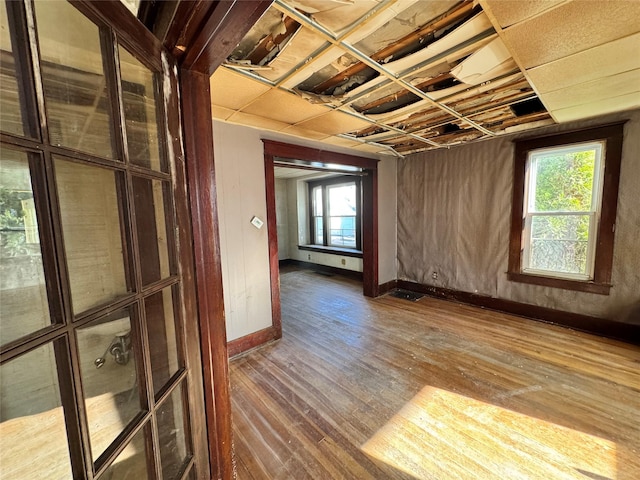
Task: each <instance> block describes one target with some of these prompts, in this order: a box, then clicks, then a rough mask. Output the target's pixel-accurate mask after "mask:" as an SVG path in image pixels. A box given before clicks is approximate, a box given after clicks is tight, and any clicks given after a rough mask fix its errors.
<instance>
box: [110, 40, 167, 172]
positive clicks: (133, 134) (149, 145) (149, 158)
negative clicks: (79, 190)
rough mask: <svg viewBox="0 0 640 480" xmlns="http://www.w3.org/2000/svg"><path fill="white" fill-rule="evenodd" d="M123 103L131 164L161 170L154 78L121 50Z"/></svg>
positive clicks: (134, 59)
mask: <svg viewBox="0 0 640 480" xmlns="http://www.w3.org/2000/svg"><path fill="white" fill-rule="evenodd" d="M119 52H120V72H121V76H122V100H123V102H124V118H125V125H126V128H127V144H128V148H129V160H130V161H131V163H134V164H136V165H140V166H141V167H147V168H152V169H154V170H161V169H162V170H166V169H165V168H161V162H160V146H159V141H160V139H159V136H158V135H159V133H158V120H157V117H156V91H155V82H154V74H153V72H152V71H151V70H149V69H148V68H147V67H145V66H144V65H142V64H141V63H140V62H139V61H138V60H136V58H135V57H134V56H133V55H131V54H130V53H129V52H127V51H126V50H125V49H124V48H122V47H120V49H119Z"/></svg>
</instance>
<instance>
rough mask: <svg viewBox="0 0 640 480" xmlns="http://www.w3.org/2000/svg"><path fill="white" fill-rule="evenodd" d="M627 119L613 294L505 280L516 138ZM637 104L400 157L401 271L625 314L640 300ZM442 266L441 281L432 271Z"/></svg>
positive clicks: (598, 312)
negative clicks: (609, 113) (579, 119)
mask: <svg viewBox="0 0 640 480" xmlns="http://www.w3.org/2000/svg"><path fill="white" fill-rule="evenodd" d="M622 119H629V121H628V122H627V123H626V125H625V133H624V144H623V153H622V155H623V156H622V171H621V179H620V193H619V198H618V213H617V222H616V233H615V246H614V262H613V275H612V284H613V287H612V288H611V293H610V295H608V296H605V295H596V294H590V293H583V292H574V291H570V290H562V289H556V288H549V287H542V286H537V285H528V284H523V283H516V282H510V281H508V280H507V276H506V271H507V261H508V244H509V229H510V212H511V196H512V177H513V143H512V141H513V140H514V139H515V138H524V137H530V136H533V135H538V134H543V133H552V132H559V131H565V130H570V129H575V128H580V127H587V126H593V125H601V124H605V123H610V122H613V121H618V120H622ZM639 156H640V111H634V112H625V113H623V114H617V115H613V116H607V117H604V118H599V119H594V120H590V121H583V122H574V123H571V124H566V125H563V126H558V125H555V126H553V127H548V128H544V129H540V130H538V131H536V132H535V133H532V132H528V133H526V132H525V133H520V134H518V135H517V136H515V135H512V136H508V137H499V138H495V139H491V140H486V141H482V142H477V143H474V144H470V145H465V146H459V147H454V148H451V149H449V150H437V151H433V152H425V153H423V154H416V155H413V156H410V157H407V158H405V159H403V160H400V161H399V162H398V277H399V278H401V279H404V280H410V281H414V282H419V283H422V284H427V285H434V286H439V287H445V288H451V289H455V290H461V291H465V292H473V293H479V294H482V295H487V296H491V297H498V298H504V299H508V300H513V301H517V302H521V303H527V304H532V305H539V306H543V307H549V308H554V309H558V310H564V311H569V312H576V313H581V314H585V315H592V316H597V317H603V318H611V319H622V316H623V312H624V311H625V310H627V309H628V308H629V307H630V306H631V305H632V304H634V303H636V302H639V301H640V201H639V200H638V198H639V197H638V195H639V194H640V158H639ZM434 272H436V273H437V274H438V278H437V280H434V279H433V278H432V274H433V273H434Z"/></svg>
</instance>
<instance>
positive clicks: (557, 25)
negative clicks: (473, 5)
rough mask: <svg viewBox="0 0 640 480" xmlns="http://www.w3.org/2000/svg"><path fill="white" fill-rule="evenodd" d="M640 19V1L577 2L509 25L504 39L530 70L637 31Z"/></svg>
mask: <svg viewBox="0 0 640 480" xmlns="http://www.w3.org/2000/svg"><path fill="white" fill-rule="evenodd" d="M638 18H640V2H639V1H635V0H631V1H610V2H595V1H594V2H578V1H574V2H568V3H565V4H563V5H560V6H559V7H556V8H554V9H553V10H549V11H547V12H545V13H543V14H541V15H539V16H537V17H535V18H532V19H531V20H528V21H526V22H522V23H519V24H517V25H514V26H513V27H510V28H507V29H506V30H505V31H504V38H505V41H506V43H507V46H508V47H510V50H511V51H512V52H517V53H516V55H517V56H518V58H519V59H520V61H521V62H522V66H524V68H527V69H529V68H533V67H537V66H539V65H543V64H545V63H549V62H553V61H554V60H558V59H559V58H563V57H566V56H569V55H573V54H575V53H578V52H582V51H584V50H588V49H590V48H593V47H596V46H598V45H601V44H603V43H608V42H611V41H613V40H617V39H619V38H622V37H626V36H628V35H631V34H633V33H636V32H637V31H638V30H639V29H640V24H639V22H638ZM630 20H632V21H630Z"/></svg>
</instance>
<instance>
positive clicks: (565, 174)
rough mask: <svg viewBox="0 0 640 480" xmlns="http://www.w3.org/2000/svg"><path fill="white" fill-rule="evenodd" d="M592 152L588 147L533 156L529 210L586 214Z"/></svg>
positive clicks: (589, 199) (591, 168)
mask: <svg viewBox="0 0 640 480" xmlns="http://www.w3.org/2000/svg"><path fill="white" fill-rule="evenodd" d="M596 153H597V149H596V148H594V147H592V148H583V149H579V150H578V151H567V152H562V151H560V152H553V153H548V154H543V155H539V156H538V155H534V162H533V164H532V165H533V170H534V171H533V172H532V173H531V175H532V178H533V179H534V185H535V187H534V193H533V195H532V196H531V198H530V200H529V202H530V208H529V211H534V212H553V211H564V212H580V211H582V212H584V211H590V210H591V203H592V195H593V180H594V171H595V164H596Z"/></svg>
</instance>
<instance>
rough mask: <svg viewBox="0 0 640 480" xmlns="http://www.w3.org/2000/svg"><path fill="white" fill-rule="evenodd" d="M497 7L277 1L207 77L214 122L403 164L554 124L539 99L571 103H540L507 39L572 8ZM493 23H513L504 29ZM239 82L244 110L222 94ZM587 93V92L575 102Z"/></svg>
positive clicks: (393, 0) (410, 0) (414, 1)
mask: <svg viewBox="0 0 640 480" xmlns="http://www.w3.org/2000/svg"><path fill="white" fill-rule="evenodd" d="M495 3H500V2H493V1H492V0H487V1H486V2H480V3H479V4H478V3H477V2H474V1H472V0H463V1H452V0H439V1H433V2H428V3H425V2H421V1H419V0H380V1H373V0H362V1H359V2H351V1H344V0H323V1H318V0H275V2H274V4H273V5H272V6H271V8H270V9H269V10H268V11H267V12H266V14H265V15H263V16H262V17H261V18H260V20H259V21H258V22H257V23H256V24H255V25H254V26H253V28H252V29H251V30H250V31H249V33H248V34H247V35H246V36H245V37H244V38H243V39H242V40H241V41H240V42H239V44H238V46H237V47H236V49H235V50H234V51H233V53H232V54H231V55H230V56H229V57H228V58H227V62H226V63H225V64H224V65H223V67H222V68H221V69H219V70H218V71H217V72H216V73H215V74H214V75H213V77H212V80H211V90H212V103H213V108H214V115H215V116H216V118H219V119H221V120H224V121H229V122H233V123H243V122H242V120H243V119H246V118H247V116H246V115H247V114H250V115H252V116H254V117H263V118H264V121H260V122H257V121H256V119H255V118H254V119H253V121H252V122H250V124H252V125H254V126H255V125H256V124H257V123H260V124H263V125H265V124H270V125H271V127H272V128H270V129H272V130H276V131H282V132H287V133H292V134H294V135H299V136H304V137H307V138H313V139H315V140H322V141H330V143H335V142H336V141H337V140H338V139H339V138H342V139H343V140H348V141H353V142H354V143H353V145H356V146H357V147H356V148H359V149H362V150H367V151H377V152H379V153H395V154H401V155H404V154H407V153H412V152H417V151H421V150H425V149H430V148H439V147H446V146H450V145H453V144H457V143H461V142H467V141H470V140H475V139H478V138H483V137H490V136H494V135H500V134H503V133H507V132H511V131H514V130H520V129H527V128H533V127H537V126H540V125H543V124H548V123H553V122H554V119H553V118H552V116H551V115H550V114H549V112H548V111H547V108H545V105H547V99H548V100H549V102H551V103H552V104H554V105H559V107H558V109H563V108H565V109H566V108H569V107H571V105H570V106H569V107H567V106H566V102H564V103H563V102H562V101H561V100H562V99H559V100H558V101H556V100H555V97H554V95H553V94H552V93H550V94H548V95H547V96H546V97H545V96H544V95H543V97H542V98H541V97H540V96H539V93H540V92H541V91H540V90H538V89H537V88H534V86H532V84H531V79H532V78H536V77H542V78H545V80H546V78H548V77H545V76H544V71H539V70H536V68H537V67H538V65H537V64H533V66H532V68H531V69H529V70H525V68H526V67H523V62H522V60H521V59H520V58H519V56H518V55H516V58H514V56H513V54H512V51H513V48H514V46H513V45H514V44H517V41H516V40H514V38H516V31H515V30H514V31H513V33H511V30H510V29H511V28H516V27H518V28H519V27H520V24H521V23H522V21H523V20H522V18H520V17H521V16H524V17H527V16H533V17H534V19H535V18H537V17H536V15H537V16H539V15H545V14H549V12H551V13H553V11H554V9H559V8H566V4H567V3H573V2H563V3H557V4H553V3H551V4H550V3H549V2H535V1H534V2H528V3H527V5H526V7H527V8H524V7H523V8H524V12H521V13H520V14H519V12H518V9H517V8H515V7H514V6H513V5H511V6H510V7H507V8H502V10H500V8H496V9H495V10H496V11H497V12H498V14H497V15H496V13H494V12H492V11H490V15H487V14H486V12H485V11H484V10H483V7H485V8H487V5H489V6H490V7H489V8H493V7H494V4H495ZM530 4H535V5H533V6H532V5H530ZM542 4H544V5H542ZM583 6H584V7H585V8H586V9H587V10H588V9H589V8H590V7H587V6H586V5H583ZM543 7H544V8H543ZM545 9H547V10H545ZM541 12H542V13H541ZM496 18H498V19H500V18H503V19H504V18H506V19H508V21H509V22H515V23H514V25H513V26H512V27H511V26H510V27H508V28H507V29H505V30H503V28H504V26H503V25H500V24H499V22H498V20H496ZM519 22H520V23H519ZM627 23H629V22H627ZM547 28H550V27H548V26H547ZM629 28H630V27H626V30H625V29H624V28H621V31H622V32H623V33H622V34H621V35H622V36H624V35H626V34H627V33H628V32H627V30H628V29H629ZM634 28H635V30H640V28H638V27H637V26H636V27H634ZM632 30H633V28H632ZM523 31H529V32H530V30H523ZM529 35H531V33H529ZM518 38H519V37H518ZM557 38H558V37H556V40H557ZM627 48H633V47H632V46H627ZM568 51H571V50H568ZM522 55H524V53H523V54H522ZM524 58H529V57H526V56H525V57H524ZM553 61H559V59H554V60H553ZM636 63H637V62H636ZM636 77H637V75H636V76H634V74H627V76H625V77H624V78H623V77H619V78H616V79H612V81H611V85H617V83H616V82H618V83H621V82H624V84H625V85H629V84H630V82H631V81H632V80H633V78H636ZM543 83H544V82H543ZM241 84H247V87H246V89H243V92H242V93H239V94H238V99H239V100H241V101H238V102H233V101H232V99H231V98H229V92H233V91H236V92H237V91H238V85H241ZM249 84H250V85H252V86H249ZM258 86H259V87H260V88H257V87H258ZM265 89H266V90H265ZM594 90H597V85H594V86H593V87H590V88H589V86H588V85H587V86H585V88H584V92H585V93H584V94H583V95H585V94H586V92H590V91H594ZM627 90H628V88H627V89H626V90H625V89H624V88H623V89H622V91H623V93H633V92H631V91H629V92H627ZM632 90H633V89H632ZM251 92H254V93H251ZM545 93H546V92H545ZM300 100H303V102H301V101H300ZM232 104H233V105H232ZM565 111H566V110H565ZM329 113H331V114H330V115H329ZM274 121H275V122H274ZM356 142H359V143H356Z"/></svg>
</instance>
